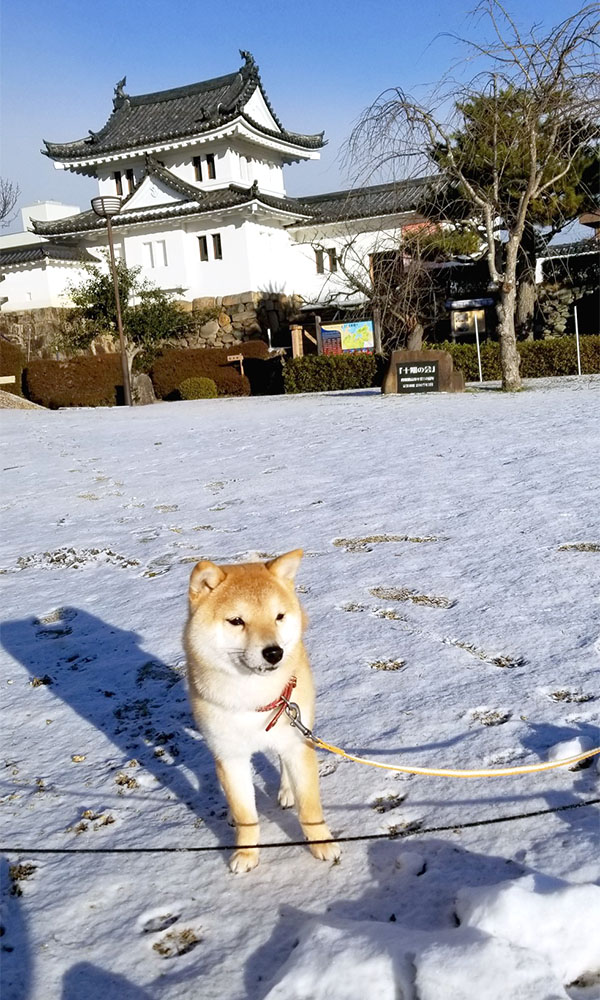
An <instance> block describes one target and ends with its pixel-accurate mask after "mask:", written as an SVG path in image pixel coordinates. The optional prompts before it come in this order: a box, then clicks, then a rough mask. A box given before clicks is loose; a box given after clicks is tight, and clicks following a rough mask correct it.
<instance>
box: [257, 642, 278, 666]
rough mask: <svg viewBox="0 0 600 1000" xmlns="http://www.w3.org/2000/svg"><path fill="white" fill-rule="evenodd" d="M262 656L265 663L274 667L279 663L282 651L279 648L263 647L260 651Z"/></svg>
mask: <svg viewBox="0 0 600 1000" xmlns="http://www.w3.org/2000/svg"><path fill="white" fill-rule="evenodd" d="M262 655H263V656H264V658H265V660H266V661H267V663H272V664H273V665H275V664H276V663H279V661H280V659H281V657H282V656H283V649H282V648H281V646H265V648H264V649H263V651H262Z"/></svg>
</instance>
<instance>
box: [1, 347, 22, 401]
mask: <svg viewBox="0 0 600 1000" xmlns="http://www.w3.org/2000/svg"><path fill="white" fill-rule="evenodd" d="M24 367H25V355H24V354H23V351H22V350H21V348H20V347H18V346H17V345H16V344H11V342H10V340H3V339H2V338H1V337H0V375H14V376H15V380H14V382H6V383H2V385H0V389H4V391H5V392H12V393H13V395H14V396H22V395H23V390H22V387H21V384H22V381H23V368H24Z"/></svg>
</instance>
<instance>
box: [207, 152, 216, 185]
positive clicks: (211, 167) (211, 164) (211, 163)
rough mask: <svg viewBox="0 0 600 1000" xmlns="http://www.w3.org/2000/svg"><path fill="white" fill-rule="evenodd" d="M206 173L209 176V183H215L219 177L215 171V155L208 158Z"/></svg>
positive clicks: (208, 155) (210, 154)
mask: <svg viewBox="0 0 600 1000" xmlns="http://www.w3.org/2000/svg"><path fill="white" fill-rule="evenodd" d="M206 172H207V174H208V179H209V181H214V179H215V177H216V176H217V171H216V170H215V157H214V154H213V153H208V154H207V157H206Z"/></svg>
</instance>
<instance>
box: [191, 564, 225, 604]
mask: <svg viewBox="0 0 600 1000" xmlns="http://www.w3.org/2000/svg"><path fill="white" fill-rule="evenodd" d="M225 575H226V574H225V573H224V571H223V570H222V569H221V567H220V566H215V564H214V563H213V562H209V560H208V559H203V560H202V562H199V563H196V565H195V566H194V568H193V570H192V575H191V576H190V589H189V598H190V602H191V603H192V604H196V603H197V602H198V601H199V600H200V599H201V598H202V597H206V596H207V594H210V592H211V590H214V589H215V587H218V586H219V584H220V583H222V582H223V580H224V579H225Z"/></svg>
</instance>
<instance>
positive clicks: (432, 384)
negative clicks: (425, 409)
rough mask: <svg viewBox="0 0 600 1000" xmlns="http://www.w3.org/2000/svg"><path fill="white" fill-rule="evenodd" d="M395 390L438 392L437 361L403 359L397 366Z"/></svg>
mask: <svg viewBox="0 0 600 1000" xmlns="http://www.w3.org/2000/svg"><path fill="white" fill-rule="evenodd" d="M397 378H398V389H397V392H405V393H408V392H438V391H439V373H438V362H437V361H429V362H424V361H404V362H402V363H401V364H399V365H398V366H397Z"/></svg>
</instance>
